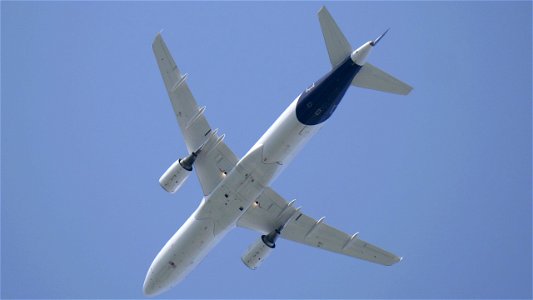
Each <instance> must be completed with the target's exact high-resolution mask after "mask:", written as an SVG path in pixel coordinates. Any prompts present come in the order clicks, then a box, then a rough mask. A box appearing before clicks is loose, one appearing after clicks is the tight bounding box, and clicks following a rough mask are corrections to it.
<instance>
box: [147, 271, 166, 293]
mask: <svg viewBox="0 0 533 300" xmlns="http://www.w3.org/2000/svg"><path fill="white" fill-rule="evenodd" d="M155 277H156V276H154V274H153V272H151V270H150V271H149V272H148V274H147V275H146V279H144V284H143V293H144V295H145V296H155V295H158V294H161V292H163V289H162V288H161V285H160V284H159V283H158V280H157V278H155Z"/></svg>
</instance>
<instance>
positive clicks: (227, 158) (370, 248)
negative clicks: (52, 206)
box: [143, 7, 412, 296]
mask: <svg viewBox="0 0 533 300" xmlns="http://www.w3.org/2000/svg"><path fill="white" fill-rule="evenodd" d="M318 18H319V22H320V27H321V30H322V34H323V37H324V40H325V43H326V48H327V51H328V54H329V59H330V61H331V65H332V69H331V70H330V71H329V72H328V73H327V74H325V75H324V76H323V77H322V78H321V79H319V80H318V81H316V82H314V83H313V84H312V85H311V86H310V87H308V88H306V89H305V90H304V91H303V92H302V93H301V94H299V95H298V96H297V97H296V99H295V100H294V101H293V102H292V103H291V104H290V105H289V106H288V108H287V109H286V110H285V111H284V112H283V113H282V114H281V115H280V116H279V118H278V119H277V120H276V121H275V122H274V123H273V124H272V126H271V127H270V128H269V129H268V130H267V131H266V132H265V133H264V134H263V136H262V137H261V138H260V139H259V140H258V141H257V143H256V144H255V145H254V146H253V147H252V148H251V149H250V150H249V151H248V153H246V155H244V157H242V158H240V159H239V158H238V157H237V156H236V155H235V154H234V153H233V152H232V151H231V150H230V148H229V147H228V146H227V145H226V144H225V143H224V136H225V135H224V134H222V135H219V134H218V130H217V129H212V128H211V126H210V125H209V123H208V122H207V119H206V117H205V114H204V113H205V107H199V106H198V105H197V103H196V100H195V99H194V97H193V95H192V93H191V91H190V89H189V87H188V85H187V82H186V79H187V74H183V75H182V73H181V72H180V70H179V69H178V67H177V66H176V64H175V62H174V60H173V58H172V56H171V55H170V52H169V50H168V48H167V46H166V44H165V42H164V41H163V38H162V37H161V33H159V34H157V36H156V37H155V39H154V41H153V44H152V49H153V52H154V54H155V57H156V60H157V64H158V66H159V69H160V72H161V76H162V77H163V81H164V84H165V87H166V89H167V92H168V95H169V97H170V100H171V104H172V107H173V109H174V113H175V115H176V118H177V120H178V124H179V127H180V129H181V131H182V134H183V137H184V139H185V144H186V146H187V150H188V152H189V154H188V155H187V156H185V157H183V158H181V159H178V160H177V161H176V162H174V163H173V164H172V165H171V166H170V167H169V168H168V170H167V171H166V172H165V173H164V174H163V175H162V176H161V178H160V179H159V183H160V185H161V186H162V187H163V189H164V190H165V191H167V192H169V193H175V192H176V191H177V190H179V189H180V187H181V186H182V185H183V183H184V182H185V181H186V179H187V178H188V176H189V175H190V174H191V173H192V171H193V167H194V169H195V170H196V175H197V176H198V179H199V181H200V185H201V188H202V191H203V194H204V197H203V198H202V200H201V203H200V205H199V206H198V208H197V209H196V211H195V212H194V213H193V214H192V215H191V216H190V217H189V218H188V219H187V220H186V221H185V223H184V224H183V225H182V226H181V228H179V230H178V231H177V232H176V233H175V234H174V235H173V236H172V237H171V238H170V240H169V241H168V242H167V243H166V244H165V246H164V247H163V248H162V249H161V251H160V252H159V253H158V254H157V256H156V257H155V259H154V261H153V262H152V264H151V266H150V268H149V270H148V272H147V274H146V278H145V281H144V285H143V292H144V294H145V295H147V296H154V295H158V294H160V293H162V292H164V291H166V290H168V289H170V288H171V287H173V286H174V285H176V284H177V283H179V282H180V281H182V280H183V279H184V278H185V277H186V276H187V274H189V273H190V272H191V271H192V270H193V269H194V268H195V267H196V266H197V265H198V264H199V263H200V262H201V261H202V260H203V258H204V257H205V256H206V255H207V254H208V253H209V251H211V249H213V247H214V246H215V245H217V243H218V242H219V241H220V240H221V239H222V238H223V237H224V236H225V235H226V234H227V233H228V232H229V231H230V230H232V229H233V228H235V227H243V228H248V229H251V230H254V231H257V232H258V233H260V234H261V235H260V237H259V238H258V239H257V240H256V241H255V242H254V243H253V244H252V245H251V246H250V247H249V249H248V251H246V252H245V253H244V255H243V256H242V258H241V260H242V261H243V262H244V264H245V265H246V266H247V267H249V268H250V269H256V268H258V267H259V266H260V265H261V263H262V262H263V261H264V260H265V259H266V258H267V257H268V256H269V255H270V254H271V253H272V250H273V249H274V248H275V247H276V241H277V239H278V238H279V237H281V238H283V239H287V240H291V241H294V242H298V243H302V244H305V245H309V246H313V247H317V248H320V249H324V250H328V251H332V252H336V253H340V254H344V255H347V256H351V257H355V258H359V259H362V260H367V261H370V262H373V263H377V264H381V265H386V266H390V265H393V264H395V263H397V262H399V261H400V260H401V257H399V256H397V255H395V254H392V253H390V252H388V251H385V250H383V249H381V248H378V247H376V246H374V245H372V244H370V243H368V242H366V241H364V240H362V239H360V238H359V236H358V233H356V234H353V235H349V234H347V233H345V232H343V231H340V230H338V229H336V228H334V227H331V226H329V225H327V224H326V223H325V222H324V218H321V219H319V220H315V219H314V218H312V217H309V216H307V215H305V214H304V213H302V212H300V210H301V207H298V208H296V207H294V200H293V201H291V202H288V201H287V200H285V199H284V198H283V197H282V196H280V195H279V194H278V193H277V192H276V191H275V190H274V189H272V188H271V187H270V184H271V183H272V181H273V180H274V179H275V178H276V177H277V175H279V174H280V172H281V171H282V170H283V169H284V168H285V167H286V166H287V165H288V164H289V162H290V161H291V159H292V158H293V157H294V156H295V155H296V154H297V153H298V151H299V150H300V149H301V148H302V146H303V145H305V143H306V142H307V141H309V139H310V138H311V137H312V136H314V135H315V134H316V133H317V131H318V130H319V129H320V128H321V127H322V126H323V125H324V122H325V121H326V120H328V119H329V118H330V117H331V115H332V114H333V112H334V111H335V109H336V108H337V105H338V104H339V103H340V101H341V99H342V98H343V96H344V94H345V93H346V91H347V89H348V87H350V86H357V87H362V88H368V89H374V90H378V91H384V92H389V93H394V94H400V95H407V94H409V93H410V91H411V90H412V87H411V86H409V85H407V84H406V83H403V82H402V81H400V80H398V79H396V78H394V77H393V76H391V75H389V74H387V73H385V72H384V71H382V70H380V69H379V68H377V67H375V66H374V65H372V64H370V63H368V62H366V60H367V57H368V55H369V54H370V52H371V51H372V49H373V48H374V47H375V46H376V45H377V44H378V42H379V41H380V40H381V39H382V38H383V36H385V34H386V33H387V31H388V29H387V31H385V32H384V33H383V34H381V35H380V36H379V37H378V38H376V39H375V40H372V41H368V42H366V43H364V44H363V45H362V46H360V47H359V48H357V49H355V50H353V48H352V47H351V46H350V44H349V42H348V41H347V40H346V37H345V36H344V35H343V33H342V32H341V31H340V29H339V28H338V26H337V24H336V23H335V21H334V20H333V18H332V17H331V15H330V13H329V12H328V10H327V9H326V8H325V7H322V8H321V9H320V10H319V12H318Z"/></svg>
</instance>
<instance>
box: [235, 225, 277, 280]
mask: <svg viewBox="0 0 533 300" xmlns="http://www.w3.org/2000/svg"><path fill="white" fill-rule="evenodd" d="M279 234H280V231H279V230H275V231H272V232H271V233H269V234H267V235H262V236H261V237H260V238H259V239H258V240H257V241H256V242H255V243H253V244H252V245H251V246H250V248H248V251H247V252H246V253H244V255H243V256H242V257H241V260H242V262H243V263H244V264H245V265H246V266H247V267H248V268H250V269H252V270H255V269H257V268H258V267H259V266H260V265H261V263H262V262H263V261H265V259H266V258H267V257H268V256H269V255H270V253H272V250H274V248H276V239H277V238H278V236H279Z"/></svg>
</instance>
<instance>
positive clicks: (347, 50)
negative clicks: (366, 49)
mask: <svg viewBox="0 0 533 300" xmlns="http://www.w3.org/2000/svg"><path fill="white" fill-rule="evenodd" d="M318 20H319V21H320V28H321V29H322V35H323V36H324V41H325V42H326V47H327V48H328V54H329V60H330V61H331V66H332V67H335V66H337V65H338V64H339V63H341V62H342V61H343V60H344V59H345V58H346V57H348V56H349V55H350V54H351V53H352V46H350V43H348V40H346V37H345V36H344V34H342V32H341V30H340V29H339V27H338V26H337V23H335V20H333V18H332V17H331V15H330V14H329V12H328V10H327V9H326V7H325V6H322V8H321V9H320V10H319V11H318Z"/></svg>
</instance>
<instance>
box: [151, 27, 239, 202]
mask: <svg viewBox="0 0 533 300" xmlns="http://www.w3.org/2000/svg"><path fill="white" fill-rule="evenodd" d="M152 49H153V51H154V55H155V58H156V60H157V65H158V66H159V70H160V71H161V76H162V77H163V81H164V82H165V87H166V89H167V92H168V96H169V97H170V102H171V103H172V108H173V109H174V113H175V115H176V118H177V120H178V124H179V126H180V129H181V132H182V134H183V138H184V139H185V144H186V146H187V149H188V151H189V153H191V152H193V151H196V150H197V149H198V148H199V147H200V146H201V145H204V147H203V150H202V152H201V153H200V155H199V156H198V158H197V159H196V162H195V169H196V174H197V176H198V179H199V180H200V184H201V186H202V190H203V193H204V195H208V194H209V193H211V191H212V190H213V189H214V188H215V187H216V186H217V185H218V183H219V182H220V181H221V180H222V179H223V176H224V172H228V173H229V171H231V169H233V167H234V166H235V165H236V164H237V162H238V159H237V157H236V156H235V154H234V153H233V152H232V151H231V150H230V149H229V148H228V146H226V144H225V143H224V142H223V139H224V135H222V136H218V135H217V130H216V129H215V130H212V129H211V127H210V126H209V123H208V122H207V119H206V118H205V116H204V111H205V107H199V106H198V104H197V103H196V100H195V99H194V97H193V95H192V93H191V90H190V89H189V86H188V85H187V82H186V79H187V74H185V75H182V74H181V73H180V70H179V69H178V67H177V66H176V63H175V62H174V59H172V56H171V55H170V52H169V51H168V48H167V46H166V44H165V42H164V41H163V38H162V37H161V34H158V35H157V36H156V38H155V39H154V42H153V44H152Z"/></svg>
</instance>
